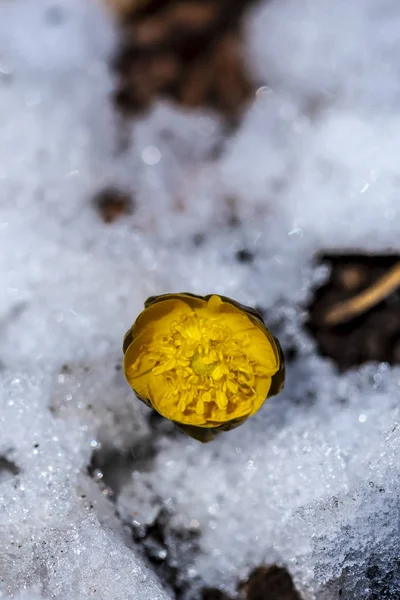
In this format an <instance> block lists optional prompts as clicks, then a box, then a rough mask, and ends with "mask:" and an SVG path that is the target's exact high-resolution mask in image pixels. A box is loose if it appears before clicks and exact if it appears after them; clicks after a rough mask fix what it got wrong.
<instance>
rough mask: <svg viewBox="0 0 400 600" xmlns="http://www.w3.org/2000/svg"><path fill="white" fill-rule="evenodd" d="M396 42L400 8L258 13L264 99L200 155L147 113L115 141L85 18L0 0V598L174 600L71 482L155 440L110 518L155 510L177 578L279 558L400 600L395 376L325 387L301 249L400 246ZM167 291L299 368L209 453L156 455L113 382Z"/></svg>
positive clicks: (91, 20)
mask: <svg viewBox="0 0 400 600" xmlns="http://www.w3.org/2000/svg"><path fill="white" fill-rule="evenodd" d="M399 27H400V5H399V4H398V2H396V0H383V1H382V2H380V3H376V2H375V1H373V0H354V1H353V2H351V3H350V2H347V1H346V2H345V1H344V0H340V1H338V2H332V1H331V2H328V1H327V0H325V1H324V0H323V1H321V0H314V1H308V2H305V3H299V2H296V1H295V0H275V1H272V2H270V3H265V4H262V5H261V6H260V7H258V8H257V9H256V10H255V11H254V12H253V13H252V14H251V15H250V16H249V19H248V21H247V40H248V45H247V47H248V64H249V68H250V69H251V70H252V71H253V73H254V76H255V77H256V78H257V79H258V80H259V81H260V89H259V91H258V92H257V94H256V96H255V98H254V104H253V106H251V107H250V109H249V111H248V113H247V114H246V115H245V116H244V119H243V121H242V123H241V126H240V127H239V129H238V131H237V133H236V134H235V135H234V137H233V138H231V139H230V140H229V141H228V142H227V143H226V145H225V148H224V152H223V154H222V157H221V158H220V159H218V160H217V161H214V162H212V161H210V160H209V159H207V156H208V155H209V152H210V150H211V149H212V148H213V147H214V146H215V144H216V143H218V141H219V139H220V135H221V131H222V130H221V122H220V121H219V119H218V118H217V117H215V116H213V115H211V114H209V113H203V112H201V111H198V112H196V113H184V112H182V111H180V110H179V109H176V108H174V107H171V106H169V105H167V104H164V103H160V104H158V105H157V106H155V107H154V109H153V110H152V112H151V114H149V115H148V116H146V117H143V118H142V119H141V120H140V122H136V123H134V124H133V125H132V131H127V127H128V125H126V124H125V125H123V127H124V131H123V135H122V136H121V123H120V122H119V120H118V118H117V115H116V114H115V112H114V111H113V108H112V106H111V104H110V102H109V94H110V92H111V91H112V89H113V79H112V75H111V74H110V71H109V69H108V64H109V62H110V59H111V56H112V53H113V48H114V47H115V43H116V42H115V38H116V36H115V31H114V30H113V25H112V22H111V19H110V18H109V17H108V16H107V15H106V14H105V13H104V12H103V10H102V9H101V7H100V5H98V4H95V3H94V2H92V1H90V0H88V1H87V2H82V0H64V1H58V2H54V1H49V0H38V1H37V2H35V3H32V2H31V1H30V0H3V1H2V2H1V3H0V112H1V115H2V121H1V125H0V277H1V282H2V285H1V290H0V336H1V338H0V339H1V343H0V363H1V372H0V377H1V400H0V402H1V406H0V455H1V457H2V461H0V503H1V504H0V507H1V510H0V593H2V594H3V596H4V597H8V595H15V597H17V598H19V599H20V600H33V599H36V598H42V597H43V598H50V597H56V598H70V597H71V598H75V599H78V598H79V599H80V598H89V597H100V598H108V599H121V600H122V599H126V598H135V600H141V599H142V598H143V600H161V599H165V598H168V597H169V592H168V591H167V590H163V589H162V584H161V583H160V582H158V581H157V579H156V577H155V576H154V575H153V573H152V571H151V569H149V567H147V566H146V564H145V561H144V560H143V559H142V558H141V557H140V552H139V550H138V548H137V547H136V546H134V545H133V544H132V542H131V538H130V534H129V532H128V531H127V530H126V529H124V527H123V524H122V523H121V519H117V518H116V517H115V515H114V506H113V505H112V504H111V503H110V502H109V500H108V498H107V497H106V496H105V495H104V494H102V493H101V488H100V487H98V486H97V485H96V484H95V483H94V482H93V481H92V480H91V479H90V478H89V476H88V475H87V466H88V464H89V463H90V458H91V454H92V452H93V451H94V450H96V448H98V447H99V445H100V444H101V445H102V448H103V450H104V449H110V451H120V452H124V451H126V450H128V449H129V448H131V447H133V446H135V445H136V446H140V444H141V443H142V441H143V440H147V441H146V443H148V440H149V439H152V440H153V443H154V444H155V446H156V448H157V450H158V452H157V454H156V457H155V459H154V462H153V463H152V465H151V468H150V469H147V470H143V471H142V472H135V473H133V475H132V477H130V476H129V475H126V474H125V479H124V480H123V481H122V482H120V486H122V491H121V494H120V496H119V498H118V500H117V508H118V511H119V514H120V516H121V517H122V519H123V521H124V522H125V523H128V524H129V523H131V522H133V521H135V520H136V521H137V520H138V519H139V521H140V520H141V519H142V521H143V523H145V522H148V521H149V519H150V520H151V519H152V518H154V515H155V514H156V513H157V511H158V510H159V509H161V507H162V506H163V505H165V506H166V507H167V508H168V510H169V511H170V512H171V514H172V515H175V517H174V518H175V520H177V521H178V522H179V526H180V527H182V528H192V529H193V528H195V529H196V530H198V531H199V533H200V538H199V544H200V551H199V552H197V553H196V554H193V557H189V559H190V561H191V562H190V568H189V569H188V578H190V577H191V578H193V580H194V581H195V580H198V581H203V582H205V584H207V585H215V586H227V587H228V589H230V590H233V589H234V587H235V585H236V583H237V581H238V579H239V578H240V577H243V576H245V575H246V574H247V573H248V571H249V568H250V567H252V566H255V565H258V564H260V563H261V562H266V563H270V562H275V561H278V562H279V563H281V564H284V565H286V566H287V568H288V569H289V570H290V572H291V573H292V575H293V577H294V580H295V583H296V585H297V586H298V588H299V589H300V590H301V591H302V592H303V593H304V595H305V597H306V598H312V597H314V596H316V598H318V599H323V600H325V599H329V600H331V599H333V598H337V597H338V594H339V590H340V589H341V590H342V591H341V598H345V599H349V600H350V599H354V598H356V599H358V598H360V599H363V598H377V597H384V598H385V599H386V598H393V599H395V598H398V597H399V593H400V591H399V590H400V583H399V577H400V576H399V557H400V543H399V531H400V512H399V511H400V509H399V506H400V501H399V489H400V488H399V458H400V457H399V428H398V422H399V408H398V406H399V394H400V377H399V375H400V371H399V369H398V368H390V367H389V366H388V365H386V364H381V365H365V366H364V367H362V368H360V369H359V370H354V371H352V372H349V373H347V374H345V375H339V374H338V373H337V372H336V370H335V368H334V366H333V365H332V364H331V363H330V362H329V361H328V360H326V359H322V358H320V357H319V356H318V355H317V354H316V351H315V347H314V344H313V342H312V340H311V339H310V338H309V337H308V336H307V334H306V333H305V332H304V331H303V322H304V320H305V316H306V315H305V309H304V306H305V305H306V302H307V299H308V298H309V297H310V295H311V293H312V290H313V289H314V288H315V287H316V286H317V285H319V283H320V282H321V281H322V280H323V278H324V277H326V275H327V273H325V272H324V271H323V270H321V269H316V268H315V256H316V254H317V253H318V252H319V251H321V250H326V249H335V248H337V249H344V248H345V249H347V250H348V249H357V250H362V251H377V250H379V251H382V252H383V251H393V250H396V251H397V252H398V251H399V228H400V217H399V212H400V204H399V199H398V194H399V187H400V175H399V171H398V156H400V118H399V110H398V106H399V101H400V83H399V81H400V79H399V64H398V56H399V53H400V38H399V36H398V35H397V32H398V31H399ZM127 135H128V138H130V139H131V144H130V146H129V148H128V149H127V150H123V145H122V144H121V137H124V138H126V136H127ZM149 148H150V150H149ZM152 148H157V150H158V153H157V161H156V160H153V158H154V156H155V153H154V151H153V150H151V149H152ZM149 157H150V158H149ZM149 163H155V164H149ZM106 185H117V186H118V187H120V188H121V189H124V190H126V191H128V192H130V193H131V194H132V195H133V196H134V198H135V201H136V205H137V206H136V210H135V211H134V213H133V215H132V216H131V217H127V218H124V219H121V220H120V221H119V222H116V223H114V224H112V225H105V224H103V223H102V221H101V220H100V219H99V217H98V215H97V213H96V211H95V210H94V209H93V206H92V204H91V198H92V196H93V194H94V193H96V192H98V191H100V190H101V189H103V188H104V187H105V186H106ZM228 199H230V201H228ZM232 203H234V205H235V207H236V208H235V211H236V213H237V216H238V217H239V219H240V222H241V225H240V226H239V227H236V228H231V227H229V226H228V225H227V223H228V221H229V217H230V216H231V211H232ZM194 234H204V240H203V243H202V244H201V245H195V244H194V243H193V235H194ZM243 247H246V248H248V249H249V250H251V251H252V252H253V253H254V257H255V258H254V261H253V262H252V263H251V264H239V263H238V262H237V261H236V260H235V253H236V251H237V250H238V249H240V248H243ZM181 290H185V291H192V292H197V293H210V292H219V293H224V294H226V295H228V296H232V297H234V298H236V299H237V300H239V301H243V302H245V303H248V304H253V305H258V306H261V307H262V308H263V309H265V310H266V312H267V315H268V316H269V318H270V319H271V320H272V321H273V322H274V323H279V325H277V326H276V333H277V334H278V335H279V336H280V339H281V340H282V343H283V345H284V346H285V343H287V341H288V340H290V343H291V345H292V346H294V347H295V348H296V349H297V353H298V358H297V359H296V361H295V362H292V363H290V364H289V365H288V376H287V386H286V389H285V391H284V392H283V393H282V394H281V395H280V396H279V397H277V398H273V399H271V400H270V401H268V403H267V404H266V405H265V406H264V408H263V409H262V411H260V413H259V414H258V415H257V416H256V417H254V418H252V419H251V420H250V421H249V422H248V423H246V424H245V425H243V426H242V427H240V428H239V429H237V430H235V431H232V432H230V433H228V434H224V435H222V436H221V437H220V438H219V439H217V440H216V441H215V442H214V443H212V444H210V445H206V446H202V445H200V444H198V443H197V442H195V441H193V440H190V439H186V438H185V437H182V436H181V437H168V436H167V437H160V439H159V440H157V439H156V438H155V437H154V435H153V434H152V432H151V430H150V429H149V424H148V421H147V419H146V414H145V411H144V410H142V407H141V406H140V405H139V404H137V403H136V402H135V399H134V397H133V395H132V394H131V392H130V390H129V389H128V388H127V386H126V385H125V383H124V380H123V376H122V374H121V372H120V371H118V370H116V367H117V369H118V366H119V363H120V360H121V351H120V346H121V341H122V336H123V333H124V332H125V330H126V329H127V328H128V327H129V326H130V324H131V322H132V321H133V320H134V318H135V316H136V315H137V313H138V312H139V311H140V309H141V307H142V305H143V301H144V300H145V299H146V297H147V296H149V295H151V294H154V293H160V292H167V291H181ZM65 364H67V365H68V366H67V367H65V366H64V367H63V365H65ZM178 553H179V549H178ZM185 558H186V559H187V558H188V557H185ZM384 593H386V594H390V593H391V594H392V595H391V596H389V595H387V596H384V595H383V594H384Z"/></svg>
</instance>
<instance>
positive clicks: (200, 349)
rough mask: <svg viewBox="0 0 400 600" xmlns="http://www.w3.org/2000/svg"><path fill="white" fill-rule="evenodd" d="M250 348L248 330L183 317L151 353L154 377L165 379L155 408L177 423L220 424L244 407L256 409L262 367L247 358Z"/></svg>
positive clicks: (216, 319) (172, 325)
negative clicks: (189, 420)
mask: <svg viewBox="0 0 400 600" xmlns="http://www.w3.org/2000/svg"><path fill="white" fill-rule="evenodd" d="M249 344H250V339H249V336H248V334H247V333H246V332H245V331H241V332H239V333H237V332H235V333H232V331H231V330H230V329H229V327H227V325H226V323H224V324H223V326H221V324H220V323H219V319H218V317H215V318H207V319H204V318H202V317H199V316H197V315H196V314H195V313H192V315H183V316H182V317H181V319H180V320H179V321H175V322H173V323H172V324H171V326H170V331H169V332H168V333H163V334H162V335H160V336H156V337H155V339H154V341H153V342H152V343H151V346H150V347H149V348H148V351H149V353H150V357H149V358H150V359H151V361H152V362H153V364H154V367H153V368H152V373H153V375H155V376H160V384H159V385H157V389H159V390H160V394H158V393H157V398H153V402H154V405H155V408H157V409H158V410H159V411H160V412H161V413H162V414H164V415H165V416H169V418H173V419H175V420H177V421H179V420H180V419H182V417H184V418H185V417H188V416H190V415H191V414H194V413H197V415H199V416H200V415H201V416H202V417H204V418H205V419H206V420H211V421H214V420H215V421H217V422H219V421H221V422H223V421H224V420H227V417H228V418H229V413H233V412H234V411H235V409H237V407H238V405H239V404H240V408H243V411H246V410H249V409H251V406H252V404H253V400H254V398H255V395H256V392H255V382H256V375H258V374H260V373H261V371H260V369H261V367H260V365H258V364H257V363H255V361H252V360H251V359H250V358H249V357H248V356H247V354H246V348H247V347H248V346H249Z"/></svg>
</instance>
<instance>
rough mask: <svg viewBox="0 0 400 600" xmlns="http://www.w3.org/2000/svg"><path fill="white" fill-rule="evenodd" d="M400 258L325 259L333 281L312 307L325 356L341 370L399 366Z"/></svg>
mask: <svg viewBox="0 0 400 600" xmlns="http://www.w3.org/2000/svg"><path fill="white" fill-rule="evenodd" d="M399 260H400V257H399V256H397V255H388V256H384V255H383V256H377V255H371V256H369V255H357V254H343V255H324V256H323V257H322V262H328V263H330V264H331V267H332V272H331V277H330V279H329V281H328V282H327V283H326V284H324V285H323V286H322V287H321V288H320V289H319V290H318V291H317V293H316V295H315V298H314V300H313V302H312V304H311V306H310V307H309V310H310V320H309V323H308V327H309V329H310V331H311V332H312V334H313V335H314V336H315V338H316V340H317V343H318V347H319V350H320V352H321V353H322V354H323V355H324V356H329V357H331V358H332V359H333V360H334V361H335V362H336V363H337V365H338V366H339V368H340V369H341V370H345V369H348V368H350V367H352V366H355V365H360V364H362V363H364V362H366V361H378V362H388V363H391V364H393V363H399V362H400V291H399V285H398V281H399V279H400V266H399V265H400V263H399Z"/></svg>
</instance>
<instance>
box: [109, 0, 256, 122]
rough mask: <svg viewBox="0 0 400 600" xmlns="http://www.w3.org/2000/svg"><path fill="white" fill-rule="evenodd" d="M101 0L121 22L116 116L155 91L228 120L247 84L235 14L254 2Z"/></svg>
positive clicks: (146, 101) (134, 109)
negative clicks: (205, 109)
mask: <svg viewBox="0 0 400 600" xmlns="http://www.w3.org/2000/svg"><path fill="white" fill-rule="evenodd" d="M108 1H109V4H110V5H111V6H112V7H113V8H114V9H116V10H117V13H118V14H119V17H120V22H121V45H120V49H119V51H118V54H117V56H116V58H115V61H114V66H115V69H116V71H117V73H118V74H119V85H118V89H117V92H116V94H115V101H116V104H117V106H118V107H119V108H120V109H121V110H122V111H123V113H124V114H136V113H138V112H141V111H143V110H146V109H148V108H149V107H150V106H151V104H152V102H153V101H154V100H155V99H156V98H157V97H159V96H162V97H165V98H168V99H170V100H173V101H175V102H177V103H178V104H180V105H183V106H185V107H189V108H194V107H209V108H212V109H214V110H216V111H218V112H219V113H221V114H222V115H224V116H225V117H226V118H227V119H228V120H230V121H232V122H236V120H237V119H238V117H240V115H241V113H242V110H243V108H244V107H245V106H246V104H247V102H248V101H249V99H250V97H251V96H252V94H253V93H254V89H255V86H254V84H253V83H252V81H251V78H250V76H249V74H248V73H247V70H246V68H245V65H244V60H243V48H242V40H241V23H242V18H243V15H244V13H245V10H246V9H247V8H248V7H249V6H250V5H252V4H253V3H254V1H255V0H164V1H162V2H161V1H160V0H141V1H139V2H138V1H135V0H131V1H130V2H129V1H128V0H118V1H117V0H108Z"/></svg>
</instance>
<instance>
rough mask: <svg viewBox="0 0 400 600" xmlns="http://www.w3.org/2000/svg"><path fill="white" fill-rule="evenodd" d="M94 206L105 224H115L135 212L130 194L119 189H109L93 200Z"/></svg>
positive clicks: (105, 189) (102, 191) (98, 194)
mask: <svg viewBox="0 0 400 600" xmlns="http://www.w3.org/2000/svg"><path fill="white" fill-rule="evenodd" d="M93 205H94V207H95V209H96V210H97V212H98V213H99V215H100V217H101V218H102V220H103V221H104V223H113V222H114V221H116V220H117V219H119V218H120V217H122V216H124V215H130V214H131V213H132V212H133V201H132V198H131V197H130V195H129V194H127V193H126V192H124V191H122V190H119V189H118V188H114V187H108V188H104V189H103V190H101V191H100V192H98V193H97V194H96V195H95V196H94V198H93Z"/></svg>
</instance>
